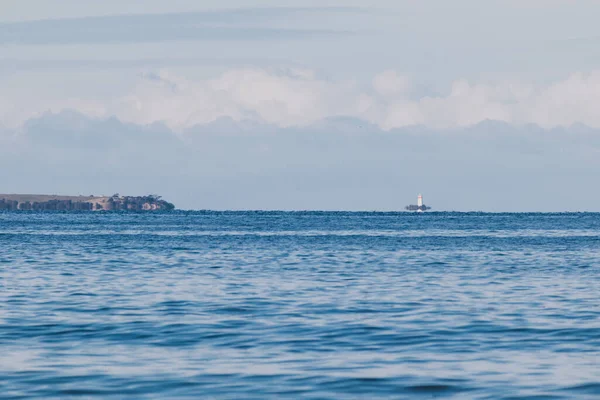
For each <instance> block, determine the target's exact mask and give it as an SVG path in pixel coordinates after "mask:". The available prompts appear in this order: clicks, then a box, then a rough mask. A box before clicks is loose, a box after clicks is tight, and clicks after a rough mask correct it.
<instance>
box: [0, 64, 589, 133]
mask: <svg viewBox="0 0 600 400" xmlns="http://www.w3.org/2000/svg"><path fill="white" fill-rule="evenodd" d="M59 95H60V94H58V93H53V94H52V95H45V96H44V95H40V96H35V95H30V96H29V98H27V99H26V100H24V101H23V102H22V104H19V102H18V101H15V100H13V99H10V98H6V97H4V98H2V96H1V95H0V124H4V125H6V126H15V125H17V124H19V123H23V122H24V121H25V120H26V119H28V118H31V117H33V116H35V115H36V114H39V113H42V112H46V111H48V110H50V111H52V112H58V111H61V110H62V109H65V108H71V109H75V110H77V111H80V112H82V113H84V114H87V115H91V116H95V117H98V116H112V115H115V116H117V117H118V118H120V119H122V120H123V121H126V122H133V123H138V124H150V123H153V122H157V121H162V122H165V123H166V124H167V125H169V126H170V127H171V128H173V129H175V130H180V129H184V128H187V127H190V126H193V125H196V124H204V123H209V122H212V121H214V120H215V119H217V118H219V117H224V116H228V117H231V118H233V119H235V120H245V119H250V120H255V121H260V122H265V123H269V124H273V125H277V126H281V127H289V126H302V125H308V124H311V123H313V122H316V121H319V120H321V119H323V118H327V117H332V116H351V117H356V118H361V119H364V120H367V121H369V122H372V123H374V124H377V125H379V126H380V127H381V128H383V129H392V128H397V127H403V126H410V125H425V126H429V127H434V128H453V127H463V126H469V125H473V124H477V123H478V122H481V121H484V120H486V119H491V120H498V121H504V122H508V123H512V124H524V123H535V124H538V125H540V126H542V127H546V128H550V127H554V126H560V125H563V126H568V125H571V124H573V123H583V124H586V125H589V126H591V127H596V128H599V127H600V113H599V112H598V106H597V105H598V104H600V71H596V72H592V73H588V74H583V73H575V74H573V75H571V76H570V77H568V78H567V79H565V80H563V81H559V82H555V83H553V84H551V85H548V86H545V87H535V86H533V85H528V84H522V83H501V84H495V85H489V84H474V83H470V82H468V81H465V80H458V81H456V82H454V83H453V84H452V87H451V90H450V92H449V93H447V94H444V95H440V96H436V97H420V98H415V94H414V93H412V83H411V81H410V80H409V79H408V78H407V77H405V76H403V75H402V74H399V73H398V72H396V71H391V70H390V71H385V72H383V73H381V74H379V75H377V76H375V77H374V78H373V80H372V82H371V84H370V85H367V86H364V85H359V84H357V83H356V82H338V81H332V80H328V79H324V78H321V77H319V76H318V75H317V74H316V73H315V72H314V71H311V70H301V69H291V70H268V69H258V68H243V69H234V70H229V71H226V72H224V73H222V74H221V75H220V76H217V77H216V78H211V79H205V80H189V79H186V78H185V77H182V76H177V75H173V74H172V73H170V72H169V71H160V72H158V73H145V74H141V75H140V76H139V77H138V78H137V82H136V84H135V85H134V87H133V89H132V90H131V91H129V92H128V93H125V94H122V93H121V94H119V90H118V89H115V97H114V98H112V99H110V100H105V101H99V100H97V99H94V98H86V97H85V96H80V98H77V99H74V98H67V99H61V98H59V97H58V96H59Z"/></svg>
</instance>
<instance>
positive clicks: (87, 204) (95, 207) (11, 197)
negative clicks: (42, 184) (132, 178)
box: [0, 194, 175, 211]
mask: <svg viewBox="0 0 600 400" xmlns="http://www.w3.org/2000/svg"><path fill="white" fill-rule="evenodd" d="M173 209H175V206H174V205H173V204H172V203H169V202H167V201H165V200H163V199H162V198H161V197H160V196H157V195H147V196H119V194H114V195H112V196H110V197H109V196H93V195H92V196H56V195H44V194H0V211H1V210H8V211H16V210H20V211H113V210H114V211H119V210H123V211H160V210H173Z"/></svg>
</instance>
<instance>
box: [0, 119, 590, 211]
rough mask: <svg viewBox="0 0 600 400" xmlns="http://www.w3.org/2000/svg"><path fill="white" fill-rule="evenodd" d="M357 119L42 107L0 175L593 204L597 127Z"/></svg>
mask: <svg viewBox="0 0 600 400" xmlns="http://www.w3.org/2000/svg"><path fill="white" fill-rule="evenodd" d="M361 123H362V122H361V121H360V120H357V119H353V118H330V119H327V120H325V121H322V122H319V123H316V124H313V125H310V126H305V127H302V128H278V127H275V126H272V125H264V124H259V123H251V122H248V121H245V122H236V121H234V120H232V119H230V118H225V117H224V118H220V119H219V120H217V121H215V122H213V123H211V124H207V125H197V126H195V127H192V128H190V129H186V130H185V131H183V132H179V133H175V132H173V131H171V130H170V129H168V128H167V127H166V126H164V125H162V124H153V125H147V126H141V125H136V124H128V123H123V122H122V121H119V120H118V119H116V118H108V119H96V118H88V117H86V116H84V115H82V114H79V113H77V112H73V111H64V112H61V113H59V114H45V115H44V116H42V117H40V118H37V119H33V120H30V121H28V122H27V123H26V124H25V125H24V126H23V127H22V128H21V129H20V131H19V132H12V133H13V134H12V135H4V136H0V170H2V171H5V172H6V173H5V174H4V178H3V181H2V187H3V191H5V192H17V193H50V194H53V193H57V194H73V195H77V194H84V195H89V194H96V195H100V194H104V195H110V194H112V193H115V192H118V193H122V194H132V195H136V194H147V193H159V194H161V195H163V196H165V198H167V199H168V200H170V201H173V202H174V203H175V204H176V205H177V206H178V207H181V208H192V209H204V208H209V209H292V210H302V209H331V210H400V209H402V208H403V207H404V206H405V205H406V204H408V203H410V202H413V201H414V198H415V196H416V194H417V193H419V192H422V193H423V194H424V195H425V197H426V201H427V204H430V205H432V206H433V207H434V208H435V209H436V210H462V211H468V210H486V211H564V210H593V211H598V210H600V208H599V207H600V206H599V205H598V204H599V203H598V201H597V199H598V197H599V195H600V193H599V190H598V188H597V186H596V185H594V184H593V182H595V179H596V177H597V175H598V171H599V170H600V157H599V154H600V130H593V129H589V128H585V127H583V126H573V127H570V128H569V129H552V130H544V129H541V128H540V127H537V126H533V125H529V126H523V127H520V128H517V127H514V126H512V125H509V124H506V123H499V122H490V121H488V122H484V123H481V124H478V125H476V126H473V127H469V128H462V129H455V130H452V132H451V133H452V134H442V133H441V132H439V131H437V130H435V129H427V128H419V129H415V128H403V129H394V130H392V131H388V132H384V131H381V130H379V129H378V128H377V127H376V126H373V125H369V124H364V123H363V125H362V127H358V126H357V125H358V124H361ZM7 133H9V132H7ZM574 199H576V200H574Z"/></svg>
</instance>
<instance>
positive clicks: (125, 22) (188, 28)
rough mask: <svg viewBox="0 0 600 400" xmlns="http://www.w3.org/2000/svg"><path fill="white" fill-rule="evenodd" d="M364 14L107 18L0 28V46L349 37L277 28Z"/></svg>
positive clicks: (274, 11) (263, 12) (264, 11)
mask: <svg viewBox="0 0 600 400" xmlns="http://www.w3.org/2000/svg"><path fill="white" fill-rule="evenodd" d="M317 10H318V12H319V13H321V14H323V13H325V14H340V13H357V12H363V11H362V10H360V9H357V8H349V7H330V8H327V7H326V8H309V7H307V8H285V7H275V8H248V9H232V10H223V11H205V12H187V13H172V14H138V15H111V16H100V17H82V18H62V19H46V20H38V21H23V22H12V23H0V45H6V44H11V45H67V44H71V45H72V44H104V43H147V42H165V41H178V40H244V41H246V40H265V39H268V40H282V39H294V38H303V37H311V36H314V35H338V34H348V33H350V32H342V31H336V30H331V29H317V28H312V27H311V28H305V29H296V28H292V27H278V26H277V24H276V23H275V22H277V21H278V20H281V19H286V18H287V19H289V18H290V17H294V18H299V17H301V16H310V15H311V14H314V13H315V11H317Z"/></svg>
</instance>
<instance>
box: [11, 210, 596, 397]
mask: <svg viewBox="0 0 600 400" xmlns="http://www.w3.org/2000/svg"><path fill="white" fill-rule="evenodd" d="M599 295H600V214H588V213H576V214H485V213H437V212H431V213H423V214H412V213H367V212H365V213H347V212H209V211H205V212H183V211H177V212H168V213H161V212H160V213H105V212H98V213H93V212H81V213H78V212H73V213H34V212H12V213H11V212H8V213H0V350H1V351H0V398H2V399H13V398H14V399H21V398H23V399H26V398H44V399H52V398H55V399H64V398H85V399H105V398H122V399H134V398H135V399H143V398H157V399H167V398H169V399H171V398H190V399H192V398H211V399H279V398H290V399H296V398H306V399H375V398H400V399H403V398H406V399H432V398H436V399H437V398H455V399H529V398H537V399H572V398H578V399H579V398H581V399H597V398H600V302H599Z"/></svg>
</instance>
